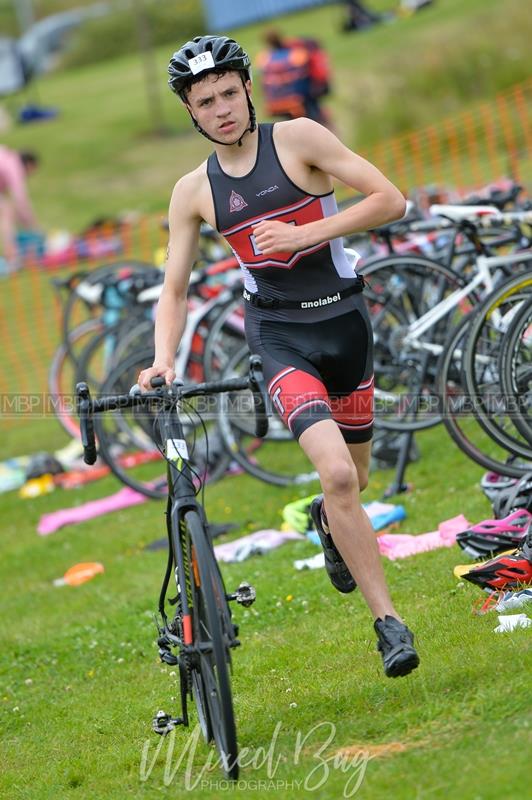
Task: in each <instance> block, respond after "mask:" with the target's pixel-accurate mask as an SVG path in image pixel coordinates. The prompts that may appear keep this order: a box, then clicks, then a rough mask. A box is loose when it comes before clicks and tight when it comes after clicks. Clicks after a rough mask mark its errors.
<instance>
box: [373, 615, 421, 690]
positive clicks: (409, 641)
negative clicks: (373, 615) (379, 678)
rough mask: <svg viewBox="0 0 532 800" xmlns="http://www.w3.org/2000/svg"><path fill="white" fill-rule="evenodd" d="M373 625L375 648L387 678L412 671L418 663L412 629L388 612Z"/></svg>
mask: <svg viewBox="0 0 532 800" xmlns="http://www.w3.org/2000/svg"><path fill="white" fill-rule="evenodd" d="M373 627H374V628H375V631H376V633H377V636H378V638H379V642H378V644H377V650H379V652H380V654H381V655H382V660H383V663H384V672H385V673H386V675H387V676H388V678H400V677H402V676H403V675H408V673H409V672H412V670H413V669H415V668H416V667H417V665H418V664H419V656H418V654H417V653H416V651H415V649H414V634H413V633H412V631H411V630H409V628H407V627H406V625H404V624H403V623H402V622H399V620H398V619H395V617H390V615H389V614H387V615H386V616H385V617H384V620H382V619H380V618H379V619H377V620H375V624H374V626H373Z"/></svg>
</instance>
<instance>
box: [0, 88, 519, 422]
mask: <svg viewBox="0 0 532 800" xmlns="http://www.w3.org/2000/svg"><path fill="white" fill-rule="evenodd" d="M531 109H532V79H531V80H528V81H526V82H525V83H523V84H520V85H519V86H515V87H513V88H512V89H510V90H508V91H506V92H503V93H502V94H500V95H499V96H498V97H496V98H495V100H494V101H493V102H491V103H478V104H476V105H471V106H470V107H469V108H468V109H467V110H466V111H464V112H462V113H460V114H456V115H454V116H451V117H448V118H445V119H443V120H439V121H437V122H435V123H434V124H433V125H430V126H428V127H426V128H424V129H422V130H418V131H414V132H412V133H407V134H404V135H401V136H396V137H394V138H393V139H388V140H386V141H381V142H378V143H377V144H376V145H375V146H374V147H372V148H370V149H369V150H368V151H367V152H365V153H364V155H365V156H366V157H367V158H369V159H370V160H371V161H373V162H374V163H375V164H377V166H379V168H380V169H381V170H382V171H383V172H384V173H385V174H386V175H388V176H389V177H390V178H391V179H392V180H393V181H394V182H395V183H396V184H397V185H398V186H400V187H401V189H403V191H404V192H405V193H407V194H410V193H411V191H412V190H413V189H414V188H416V187H417V188H421V187H426V186H427V185H428V184H432V185H436V186H438V187H441V188H442V189H443V190H445V189H449V188H450V187H452V190H453V191H455V192H458V193H460V192H461V193H462V194H463V193H464V192H466V191H468V190H472V189H474V188H479V187H481V186H483V185H485V184H486V183H489V182H493V181H495V180H497V179H500V178H502V177H511V178H514V179H516V180H518V181H521V182H522V183H523V184H524V185H525V186H526V185H527V183H530V180H531V178H532V162H531V155H530V153H531V138H532V134H531V131H532V124H531V123H532V111H531ZM163 221H164V217H162V216H153V217H146V218H141V219H138V220H135V221H132V220H129V221H128V222H123V223H121V224H118V225H117V224H115V225H109V226H105V225H104V226H102V227H99V228H98V229H97V230H95V231H93V232H92V233H90V234H88V235H87V236H86V237H84V239H83V242H81V243H79V242H78V243H77V244H74V245H73V246H72V245H71V246H70V250H67V251H66V252H61V251H59V252H55V253H54V252H52V253H47V255H46V256H45V257H44V258H42V259H40V260H39V261H34V262H33V263H29V264H28V266H26V267H25V268H24V269H22V270H20V271H18V272H15V273H12V274H9V275H5V276H0V288H1V297H2V316H1V319H0V333H1V336H2V343H3V347H2V348H1V350H0V399H1V398H2V397H5V396H8V398H9V397H10V396H9V395H8V393H9V392H11V393H16V394H25V393H28V394H29V393H35V392H46V388H47V373H48V368H49V364H50V361H51V359H52V356H53V353H54V351H55V350H56V348H57V347H58V345H59V344H60V341H61V330H60V320H61V304H60V301H59V297H58V293H57V291H56V290H55V289H54V288H53V287H52V285H51V279H52V278H53V277H63V276H68V275H69V274H71V273H73V272H75V271H77V270H89V269H92V268H94V267H95V266H98V265H100V264H102V263H106V262H110V261H116V260H121V259H126V260H127V259H140V260H144V261H147V262H149V263H153V260H154V254H155V253H156V251H158V250H161V248H162V249H163V252H164V247H165V244H166V239H167V233H166V230H165V227H164V225H163ZM10 402H11V401H10V400H9V399H8V406H9V403H10ZM5 410H6V406H5V402H4V404H3V406H0V418H1V417H2V416H3V417H4V418H6V414H5ZM23 422H24V421H22V422H21V423H20V424H23ZM5 424H6V425H15V426H16V425H18V424H19V423H18V422H17V420H16V415H11V414H7V418H6V419H5Z"/></svg>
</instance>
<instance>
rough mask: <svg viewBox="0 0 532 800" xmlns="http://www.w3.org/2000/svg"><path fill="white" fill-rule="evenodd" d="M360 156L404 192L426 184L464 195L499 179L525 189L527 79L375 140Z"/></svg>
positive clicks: (531, 113) (529, 134)
mask: <svg viewBox="0 0 532 800" xmlns="http://www.w3.org/2000/svg"><path fill="white" fill-rule="evenodd" d="M363 155H364V156H365V157H366V158H368V159H369V160H370V161H373V162H374V163H375V164H376V165H377V166H378V167H379V169H381V170H382V172H384V173H385V175H387V176H388V177H389V178H390V179H391V180H392V181H394V183H396V184H397V185H398V186H399V187H400V188H401V189H402V190H403V191H404V192H405V194H410V193H411V191H412V189H413V187H423V186H427V185H433V186H438V187H440V188H441V189H443V190H445V188H447V189H452V191H457V192H458V193H461V194H464V193H465V192H467V191H470V190H474V189H476V188H479V187H481V186H482V185H483V184H486V183H490V182H493V181H495V180H497V179H498V178H502V177H504V176H505V177H510V178H513V179H514V180H517V181H522V182H523V183H524V184H525V185H526V184H527V183H530V181H531V179H532V79H529V80H527V81H525V82H524V83H521V84H519V85H517V86H514V87H512V88H511V89H509V90H507V91H505V92H502V93H501V94H499V95H498V96H497V97H496V98H495V100H494V101H492V102H490V103H486V102H483V103H477V104H471V105H470V106H469V108H468V109H467V110H466V111H462V112H460V113H459V114H455V115H453V116H450V117H445V118H444V119H442V120H438V121H437V122H435V123H434V124H433V125H429V126H427V127H426V128H422V129H420V130H416V131H414V132H409V133H405V134H402V135H401V136H395V137H394V138H393V139H387V140H386V141H381V142H378V143H377V144H376V145H375V146H374V147H371V148H369V149H368V150H367V151H366V152H364V153H363Z"/></svg>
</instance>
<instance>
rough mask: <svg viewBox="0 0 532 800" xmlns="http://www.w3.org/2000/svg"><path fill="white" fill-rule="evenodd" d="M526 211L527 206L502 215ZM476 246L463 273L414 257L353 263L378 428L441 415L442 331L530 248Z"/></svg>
mask: <svg viewBox="0 0 532 800" xmlns="http://www.w3.org/2000/svg"><path fill="white" fill-rule="evenodd" d="M439 210H440V213H441V212H442V211H443V207H440V209H439ZM446 212H447V213H448V214H450V215H451V214H452V217H453V221H458V220H459V219H460V218H461V217H467V216H471V213H472V211H471V209H468V208H465V209H461V208H460V207H459V206H457V207H453V208H451V207H447V208H446ZM529 217H530V212H528V213H527V212H517V213H515V214H505V215H503V218H505V219H510V218H511V219H513V220H523V221H526V219H528V218H529ZM473 229H474V226H473V225H471V226H470V235H471V236H474V232H473ZM474 241H475V240H474ZM477 246H478V252H477V254H476V257H475V258H474V259H473V261H472V267H473V268H472V269H471V270H469V271H466V273H465V274H463V273H459V272H457V271H455V270H453V269H451V268H450V267H449V266H446V265H445V264H443V263H440V262H438V261H435V260H433V259H427V258H423V257H420V256H390V257H388V258H384V259H380V260H379V261H377V262H373V263H369V264H366V265H363V266H362V268H361V269H360V272H361V274H362V275H363V277H364V278H365V280H366V288H365V292H364V296H365V299H366V302H367V305H368V308H369V312H370V316H371V320H372V326H373V331H374V356H375V401H376V411H377V414H376V424H377V425H378V426H380V427H383V428H386V429H389V430H395V431H400V432H406V431H416V430H422V429H424V428H428V427H431V426H433V425H436V424H438V423H439V422H440V421H441V415H440V414H439V413H438V407H439V403H438V397H437V393H436V392H435V380H436V376H437V374H438V358H439V357H440V356H441V355H442V353H443V352H444V349H445V347H446V341H447V339H448V336H449V334H450V332H451V331H452V330H453V329H455V328H456V327H457V326H458V325H459V324H461V322H462V320H463V319H464V318H465V317H466V316H467V314H468V313H469V312H470V311H471V310H472V309H473V308H474V307H475V306H477V305H478V304H479V302H480V301H481V299H482V298H483V297H485V296H486V295H488V294H489V292H491V291H493V289H494V288H495V287H496V285H497V282H498V281H500V280H501V279H502V278H503V277H504V275H505V274H509V272H510V271H512V270H519V271H526V270H530V269H531V265H532V250H525V251H519V252H514V253H507V254H502V255H489V254H488V253H487V252H486V251H485V245H484V244H483V243H482V242H481V241H480V240H477ZM425 409H426V412H427V413H423V411H424V410H425Z"/></svg>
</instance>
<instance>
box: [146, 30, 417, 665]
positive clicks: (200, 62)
mask: <svg viewBox="0 0 532 800" xmlns="http://www.w3.org/2000/svg"><path fill="white" fill-rule="evenodd" d="M169 74H170V80H169V84H170V87H171V88H172V89H173V91H174V92H175V93H176V94H178V95H179V97H180V98H181V100H182V101H183V102H184V103H185V106H186V108H187V111H188V112H189V114H190V116H191V118H192V122H193V124H194V126H195V127H196V129H197V130H198V131H199V132H200V133H202V134H203V135H204V136H206V137H207V138H208V139H209V140H210V141H211V142H213V144H214V152H213V153H212V155H211V156H210V157H209V158H208V159H207V161H205V162H204V163H202V164H201V165H200V166H199V167H198V168H197V169H195V170H193V171H192V172H190V173H188V174H187V175H185V176H183V177H182V178H181V179H180V180H179V181H178V182H177V184H176V186H175V188H174V191H173V194H172V199H171V202H170V212H169V226H170V237H169V249H168V259H167V266H166V274H165V281H164V287H163V290H162V295H161V298H160V300H159V306H158V309H157V318H156V323H155V360H154V364H153V366H152V367H150V368H149V369H146V370H144V371H143V372H141V374H140V376H139V383H140V385H141V387H142V388H143V389H144V390H148V389H149V388H150V379H151V378H152V377H153V376H155V375H159V376H164V378H165V380H166V382H167V383H170V382H171V381H172V380H173V379H174V377H175V372H174V357H175V353H176V350H177V347H178V344H179V342H180V339H181V335H182V333H183V329H184V325H185V318H186V309H187V299H186V298H187V286H188V280H189V275H190V271H191V268H192V264H193V262H194V257H195V253H196V248H197V242H198V235H199V228H200V224H201V222H202V220H205V221H206V222H208V223H209V224H210V225H211V226H213V227H215V228H216V229H217V230H219V231H220V232H221V233H222V234H223V235H224V236H225V238H226V239H227V241H228V242H229V244H230V245H231V247H232V248H233V250H234V252H235V255H236V256H237V258H238V260H239V262H240V265H241V267H242V271H243V273H244V282H245V288H244V299H245V311H246V337H247V341H248V344H249V348H250V350H251V352H254V353H258V354H260V355H261V357H262V361H263V368H264V375H265V378H266V380H267V384H268V391H269V393H270V396H271V398H272V401H273V403H274V405H275V407H276V409H277V411H278V413H279V414H280V416H281V417H282V418H283V420H284V422H285V423H286V425H288V427H289V428H290V430H291V431H292V433H293V434H294V436H295V437H296V438H297V440H298V441H299V444H300V446H301V447H302V448H303V450H304V452H305V453H306V454H307V456H308V458H309V459H310V461H311V462H312V463H313V464H314V467H315V469H316V470H317V472H318V474H319V477H320V482H321V486H322V489H323V495H322V496H320V497H318V498H316V500H315V501H314V503H313V505H312V509H311V513H312V516H313V519H314V522H315V524H316V527H317V530H318V533H319V535H320V539H321V542H322V545H323V549H324V552H325V566H326V569H327V572H328V574H329V578H330V580H331V582H332V583H333V585H334V586H335V588H336V589H338V591H340V592H351V591H353V590H354V589H355V587H356V586H357V585H358V586H359V588H360V591H361V592H362V594H363V596H364V598H365V600H366V602H367V604H368V606H369V608H370V611H371V612H372V614H373V616H374V618H375V623H374V627H375V631H376V633H377V637H378V648H379V650H380V652H381V654H382V657H383V662H384V670H385V673H386V675H388V676H390V677H397V676H400V675H406V674H408V673H409V672H411V671H412V670H413V669H415V667H417V665H418V663H419V658H418V655H417V653H416V651H415V649H414V646H413V635H412V633H411V631H410V630H409V629H408V628H407V627H406V625H404V624H403V622H402V621H401V619H400V617H399V615H398V614H397V612H396V611H395V609H394V607H393V604H392V601H391V599H390V596H389V593H388V588H387V586H386V581H385V578H384V572H383V568H382V564H381V561H380V556H379V552H378V548H377V542H376V539H375V534H374V531H373V529H372V527H371V523H370V521H369V519H368V517H367V515H366V513H365V511H364V510H363V508H362V506H361V503H360V492H361V491H362V490H363V489H364V488H365V487H366V485H367V482H368V469H369V461H370V448H371V435H372V421H373V420H372V398H373V374H372V334H371V327H370V323H369V319H368V314H367V311H366V309H365V306H364V302H363V299H362V294H361V289H362V281H361V279H360V278H359V277H358V276H357V274H356V272H355V270H354V268H353V265H352V264H351V263H350V261H349V260H348V258H347V257H346V255H345V254H344V251H343V247H342V239H341V237H342V236H343V235H344V234H348V233H353V232H355V231H364V230H366V229H368V228H372V227H374V226H377V225H380V224H383V223H385V222H388V221H391V220H394V219H397V218H398V217H401V216H402V214H403V213H404V209H405V201H404V199H403V197H402V195H401V194H400V192H399V191H398V190H397V189H396V188H395V187H394V186H393V185H392V184H391V183H390V181H388V180H387V179H386V178H385V177H384V175H382V174H381V173H380V172H379V170H378V169H376V168H375V167H374V166H373V165H371V164H370V163H368V162H367V161H365V160H364V159H363V158H360V157H359V156H357V155H355V154H354V153H353V152H351V151H350V150H349V149H348V148H347V147H345V146H344V145H343V144H342V143H341V142H340V141H339V140H338V139H337V138H336V137H335V136H334V135H333V134H332V133H331V132H330V131H328V130H327V129H326V128H324V127H322V126H321V125H320V124H319V123H316V122H313V121H312V120H309V119H306V118H300V119H296V120H290V121H287V122H278V123H276V124H274V125H271V124H268V125H262V124H261V125H257V123H256V120H255V111H254V108H253V104H252V102H251V78H250V59H249V57H248V55H247V54H246V53H245V52H244V50H243V49H242V48H241V47H240V45H238V44H237V43H236V42H235V41H233V40H232V39H228V38H227V37H225V36H198V37H196V38H195V39H194V40H193V41H190V42H187V43H186V44H185V45H183V47H181V48H180V49H179V50H178V51H177V52H176V53H174V55H173V57H172V60H171V62H170V66H169ZM333 178H337V179H338V180H340V181H342V182H343V183H345V184H347V185H349V186H351V187H353V189H356V190H358V191H359V192H361V193H362V194H363V195H364V196H365V197H364V199H363V200H362V201H361V202H359V203H357V204H356V205H353V206H352V207H350V208H347V209H346V210H345V211H342V212H340V213H338V211H337V207H336V202H335V199H334V193H333V184H332V179H333Z"/></svg>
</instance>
